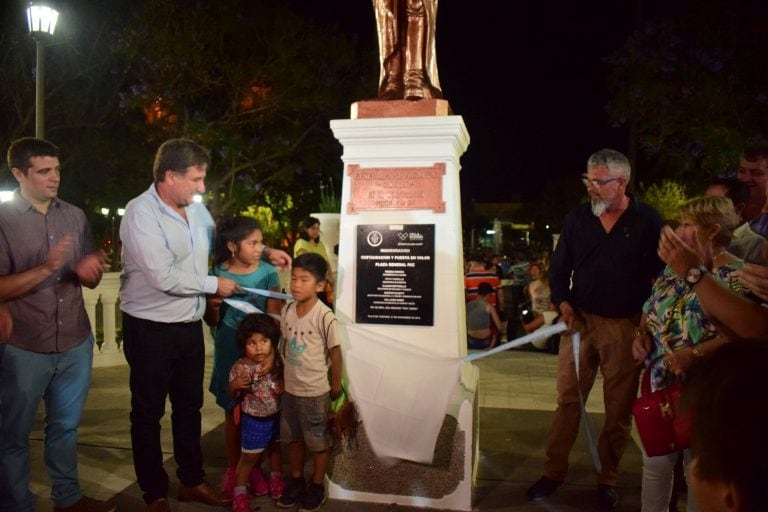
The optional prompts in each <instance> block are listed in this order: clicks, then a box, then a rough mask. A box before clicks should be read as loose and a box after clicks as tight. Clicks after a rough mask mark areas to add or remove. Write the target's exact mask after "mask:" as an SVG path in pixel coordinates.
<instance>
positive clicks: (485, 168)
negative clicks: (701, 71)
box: [309, 0, 635, 201]
mask: <svg viewBox="0 0 768 512" xmlns="http://www.w3.org/2000/svg"><path fill="white" fill-rule="evenodd" d="M311 1H313V2H314V0H311ZM323 4H324V5H325V6H326V7H328V6H329V5H335V6H337V7H338V8H337V9H336V12H333V11H334V9H329V10H326V12H325V13H324V14H321V13H320V12H319V11H317V10H316V11H315V12H314V13H313V15H316V16H320V17H328V16H336V17H337V18H338V19H340V20H341V21H342V22H343V27H344V28H345V29H346V30H350V31H352V32H356V33H359V34H361V37H362V38H363V41H364V42H365V41H367V39H366V38H368V37H370V38H371V40H372V41H373V44H374V45H375V31H376V24H375V18H374V14H373V8H372V6H371V2H370V1H369V0H337V2H329V3H323ZM342 5H343V6H345V7H346V9H342V8H341V6H342ZM488 6H492V7H493V8H492V9H488ZM309 9H310V10H312V8H311V7H310V8H309ZM342 11H343V12H342ZM634 24H635V22H634V14H633V11H632V2H617V1H615V0H594V1H590V2H571V1H555V2H512V1H500V2H470V1H466V0H464V1H462V0H442V1H440V3H439V8H438V16H437V60H438V68H439V72H440V82H441V85H442V89H443V92H444V94H445V95H446V98H447V99H448V101H449V102H450V104H451V107H452V109H453V111H454V113H456V114H458V115H461V116H462V117H463V118H464V122H465V124H466V126H467V129H468V131H469V134H470V138H471V142H470V146H469V149H468V150H467V152H466V153H465V154H464V156H463V157H462V167H463V168H462V192H463V195H464V196H465V199H473V200H476V201H506V200H514V199H516V198H518V197H522V198H523V199H527V198H530V197H531V196H533V195H534V194H535V193H536V192H537V191H538V190H539V189H540V188H541V187H542V186H543V184H544V180H545V179H546V178H547V177H552V176H558V175H563V174H571V173H579V172H582V171H583V169H584V167H585V163H586V160H587V157H588V156H589V155H590V154H591V153H592V152H594V151H595V150H597V149H600V148H602V147H606V146H607V147H614V148H616V149H618V150H620V151H626V150H627V141H628V137H627V133H626V131H624V130H621V129H615V128H609V127H608V125H607V114H606V111H605V105H606V103H607V102H608V99H609V96H608V92H607V88H606V75H607V72H608V66H607V65H605V64H604V63H603V58H604V57H606V56H607V55H609V54H610V53H611V52H612V51H614V50H616V49H618V48H619V47H620V46H621V45H622V43H623V42H624V40H625V39H626V37H627V36H628V35H629V34H630V33H631V32H632V30H633V26H634Z"/></svg>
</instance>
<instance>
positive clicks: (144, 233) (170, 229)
mask: <svg viewBox="0 0 768 512" xmlns="http://www.w3.org/2000/svg"><path fill="white" fill-rule="evenodd" d="M209 164H210V156H209V154H208V152H207V151H206V150H205V149H204V148H202V147H201V146H200V145H198V144H196V143H195V142H193V141H191V140H189V139H170V140H167V141H165V142H164V143H163V144H162V145H160V147H159V148H158V150H157V154H156V155H155V161H154V165H153V168H152V174H153V178H154V180H153V183H152V184H151V185H150V186H149V188H148V189H147V190H146V191H145V192H144V193H142V194H141V195H139V196H138V197H136V198H134V199H133V200H131V201H130V202H129V203H128V205H127V206H126V207H125V215H124V216H123V220H122V222H121V224H120V240H121V241H122V244H123V251H122V256H123V271H122V273H121V275H120V284H121V286H120V309H121V311H122V312H123V351H124V353H125V359H126V360H127V361H128V366H129V367H130V377H129V379H130V390H131V413H130V420H131V446H132V448H133V462H134V468H135V469H136V476H137V478H138V483H139V487H141V490H142V491H143V492H144V501H145V502H146V504H147V510H148V511H149V512H170V510H171V507H170V505H169V504H168V501H167V500H166V495H167V493H168V484H169V482H168V474H167V473H166V471H165V469H164V468H163V454H162V451H161V445H160V419H161V418H162V417H163V415H164V414H165V403H166V398H169V399H170V402H171V407H172V410H173V412H172V414H171V424H172V429H173V447H174V450H173V451H174V457H175V460H176V463H177V464H178V469H177V471H176V475H177V477H178V479H179V481H180V485H179V500H180V501H198V502H201V503H205V504H208V505H217V506H221V505H225V504H227V503H228V502H229V501H230V500H229V499H228V498H227V497H225V496H223V495H222V494H221V493H220V492H218V491H217V490H216V489H214V488H213V487H212V486H211V485H210V484H208V483H207V482H206V481H205V471H204V470H203V452H202V447H201V445H200V433H201V419H202V418H201V414H200V408H201V407H202V405H203V372H204V368H205V341H204V338H203V326H202V321H201V320H202V318H203V314H204V312H205V303H206V300H205V296H206V294H208V295H213V294H216V295H218V296H220V297H228V296H230V295H232V294H233V293H235V292H236V291H237V290H238V289H239V285H238V284H237V282H236V281H234V280H233V279H230V278H228V277H224V276H213V275H209V274H208V258H209V256H210V252H211V251H210V249H211V237H212V234H213V228H214V224H213V218H212V217H211V214H210V213H209V212H208V209H207V208H206V207H205V205H203V204H202V203H199V202H195V200H194V197H195V195H196V194H203V193H204V192H205V183H204V180H205V175H206V172H207V169H208V165H209ZM262 254H265V255H267V256H265V257H267V258H269V259H271V261H272V263H274V264H276V265H278V266H284V265H287V264H289V263H290V257H289V256H288V255H287V254H285V253H284V252H282V251H278V250H270V251H269V253H267V251H266V249H264V250H263V251H262Z"/></svg>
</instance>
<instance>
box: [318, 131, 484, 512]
mask: <svg viewBox="0 0 768 512" xmlns="http://www.w3.org/2000/svg"><path fill="white" fill-rule="evenodd" d="M331 129H332V130H333V132H334V135H335V136H336V138H337V139H338V140H339V141H340V142H341V144H342V145H343V147H344V153H343V155H342V160H343V162H344V179H343V186H342V196H341V210H342V211H341V220H340V228H339V232H340V243H339V258H338V273H337V295H336V303H335V306H336V316H337V317H338V319H339V324H340V327H341V330H342V332H344V333H346V336H347V337H348V339H345V340H344V343H345V346H344V347H343V348H344V349H345V350H344V352H345V354H346V352H347V351H349V350H352V351H353V352H354V350H355V343H356V339H355V336H356V335H357V334H355V333H357V332H360V331H361V330H364V331H365V336H366V341H365V342H366V343H370V342H371V340H377V341H375V343H378V342H379V341H378V340H380V342H381V343H382V344H386V343H388V342H387V340H397V341H398V342H400V343H402V344H404V345H405V346H407V347H408V348H409V349H413V350H417V351H419V352H420V353H422V354H426V356H427V357H431V358H434V359H435V360H446V361H448V360H454V361H458V360H459V359H460V358H462V357H464V356H465V355H466V352H467V350H466V327H465V301H464V282H463V276H464V272H463V243H462V233H461V196H460V189H459V170H460V168H461V166H460V163H459V159H460V157H461V155H462V154H463V153H464V151H466V148H467V146H468V144H469V135H468V133H467V131H466V127H465V126H464V122H463V120H462V118H461V117H459V116H431V117H388V118H366V119H350V120H334V121H331ZM404 169H406V171H404ZM419 169H437V170H442V169H444V171H445V172H444V174H443V175H442V178H438V179H437V181H436V183H433V184H434V186H431V187H430V190H421V189H419V185H418V184H419V183H423V182H422V181H419V180H418V179H414V181H413V183H415V184H416V185H415V186H414V189H413V190H405V191H404V190H403V189H404V187H403V173H406V174H407V173H408V172H413V173H414V176H416V175H417V174H418V173H419V172H420V171H418V170H419ZM391 170H397V171H396V172H388V171H391ZM408 170H411V171H408ZM368 171H370V172H374V173H375V172H380V173H382V174H380V176H390V175H392V176H397V177H396V178H395V179H397V180H400V181H399V182H398V183H394V184H393V185H392V186H391V190H390V189H389V188H388V187H389V185H387V184H386V179H387V178H383V179H379V180H378V181H377V182H376V183H377V185H376V186H374V187H373V188H377V187H378V188H379V190H378V191H372V192H367V191H366V192H365V194H366V196H365V197H363V194H362V193H361V191H360V188H358V189H356V192H354V193H353V187H352V181H353V178H351V177H350V174H351V173H359V172H363V173H367V172H368ZM435 172H437V171H435ZM435 172H433V173H432V174H431V175H432V176H434V175H435ZM358 176H359V174H358ZM355 179H357V178H355ZM430 179H431V178H430ZM382 183H384V185H382ZM382 186H383V192H382V190H381V187H382ZM435 194H438V196H437V197H438V199H439V200H438V201H435V200H434V197H435ZM427 196H429V197H430V198H431V199H429V200H428V202H429V203H430V205H429V207H427V208H424V207H423V204H422V203H423V202H424V201H426V199H424V198H426V197H427ZM374 197H378V198H379V199H381V201H379V202H376V201H375V200H370V199H371V198H374ZM440 203H442V205H441V204H440ZM361 205H362V207H360V206H361ZM413 205H416V208H413V207H412V206H413ZM424 224H427V225H434V260H433V268H434V294H433V303H434V316H433V325H401V324H397V323H395V324H378V323H375V324H374V323H361V324H357V323H356V300H357V288H358V283H357V268H356V266H357V262H358V254H357V253H358V241H357V236H358V226H361V225H389V226H398V225H424ZM345 327H348V328H345ZM359 343H360V344H361V346H362V344H363V340H362V339H360V340H359ZM390 344H391V345H393V346H395V344H394V343H391V342H390ZM401 346H402V345H401ZM404 357H405V356H404ZM350 363H351V361H350V359H348V360H346V361H345V365H347V373H348V374H349V373H351V372H350V371H349V370H350V368H349V364H350ZM366 363H367V362H366ZM371 364H374V365H375V361H374V362H372V363H371ZM460 374H461V378H459V375H458V372H457V374H456V375H455V380H453V381H451V382H445V385H446V386H447V388H446V389H447V391H448V393H449V395H451V396H450V397H449V398H450V400H449V402H448V403H447V404H446V403H438V404H437V406H436V407H437V408H438V409H440V408H442V410H438V411H436V412H437V413H438V414H445V422H444V424H443V429H442V430H441V433H440V437H441V442H439V443H438V448H437V450H436V451H435V460H434V461H433V464H419V463H417V462H407V461H401V462H398V463H397V464H404V465H405V466H401V468H402V471H408V472H409V474H410V475H411V476H410V477H409V479H408V480H409V481H408V484H407V485H405V484H404V485H399V484H398V485H394V486H393V485H387V484H388V482H387V481H386V479H387V476H386V475H387V470H388V469H387V468H389V470H392V471H393V473H391V475H392V478H396V476H397V475H396V474H395V473H397V472H399V471H400V470H399V469H397V467H395V468H394V470H393V469H392V468H393V466H392V464H391V461H389V462H388V463H387V462H383V461H382V464H381V466H382V470H381V471H379V472H378V473H377V476H372V477H371V478H370V479H369V480H366V478H362V479H361V478H360V477H359V476H358V477H354V476H353V477H350V478H347V477H344V476H339V475H342V474H345V471H344V468H343V466H344V465H345V464H348V463H349V464H354V463H355V462H354V459H355V457H356V454H355V453H354V452H352V453H349V454H341V455H340V456H339V458H338V459H337V460H334V463H333V464H332V470H331V472H330V474H329V482H328V489H329V494H330V496H331V497H332V498H334V499H341V500H349V501H364V502H379V503H398V504H402V505H408V506H418V507H424V508H439V509H448V510H467V511H468V510H471V505H472V484H473V481H474V477H475V468H476V460H477V407H478V404H477V400H476V398H477V383H478V376H479V375H478V371H477V368H476V367H474V366H472V365H471V364H466V363H464V364H461V372H460ZM448 386H449V387H448ZM350 387H351V389H352V394H353V398H354V394H355V383H354V382H350ZM418 391H419V390H417V392H418ZM425 392H426V390H425ZM438 402H439V401H438ZM446 408H447V411H446V410H445V409H446ZM362 428H365V419H363V425H362ZM446 429H448V431H446ZM446 432H447V433H446ZM365 435H366V434H365V433H364V434H363V437H365ZM444 435H448V436H449V437H447V439H448V441H447V444H446V442H445V438H444ZM451 435H452V436H453V437H450V436H451ZM430 449H431V447H430ZM438 451H442V452H449V453H437V452H438ZM347 455H348V456H349V457H348V458H347ZM361 456H363V455H361ZM438 459H440V460H442V461H443V463H444V462H445V461H446V460H450V461H451V462H450V463H445V464H443V463H438ZM440 464H442V466H440ZM446 464H448V465H446ZM438 466H440V467H438ZM451 479H453V480H452V481H450V482H448V484H446V480H451ZM438 481H439V484H440V485H437V483H438ZM436 486H437V487H439V489H437V488H436Z"/></svg>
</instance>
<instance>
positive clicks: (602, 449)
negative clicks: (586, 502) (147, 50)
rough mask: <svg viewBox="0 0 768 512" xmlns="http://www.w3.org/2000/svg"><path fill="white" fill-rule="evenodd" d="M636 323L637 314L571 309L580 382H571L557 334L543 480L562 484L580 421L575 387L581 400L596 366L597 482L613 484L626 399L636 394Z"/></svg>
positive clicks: (564, 343)
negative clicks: (600, 402)
mask: <svg viewBox="0 0 768 512" xmlns="http://www.w3.org/2000/svg"><path fill="white" fill-rule="evenodd" d="M639 320H640V316H639V314H638V315H637V316H634V317H632V318H606V317H602V316H599V315H593V314H590V313H587V312H584V311H581V310H579V311H577V317H576V322H575V328H576V330H578V331H579V333H580V334H581V350H580V353H579V377H580V379H578V380H577V378H576V371H575V365H574V360H573V344H572V341H571V336H563V337H562V338H561V341H560V355H559V361H558V371H557V409H556V410H555V417H554V419H553V420H552V425H551V426H550V428H549V432H548V434H547V451H546V453H547V461H546V463H545V465H544V475H545V476H547V477H549V478H551V479H553V480H556V481H558V482H562V481H563V480H565V475H566V474H567V472H568V455H569V453H570V451H571V448H572V447H573V443H574V442H575V441H576V437H577V436H578V433H579V422H580V420H581V404H580V402H579V388H578V387H577V386H581V392H582V394H583V396H584V400H585V401H586V399H587V396H588V395H589V392H590V390H591V389H592V385H593V384H594V382H595V377H596V375H597V370H598V368H599V369H600V372H601V373H602V375H603V397H604V401H605V423H604V425H603V430H602V432H601V433H600V437H599V439H598V443H597V451H598V455H599V456H600V463H601V465H602V472H601V474H600V475H599V477H598V483H601V484H606V485H611V486H615V485H616V482H617V479H618V467H619V461H620V460H621V456H622V455H623V454H624V449H625V447H626V444H627V440H628V439H629V435H630V429H631V427H632V401H633V400H634V399H635V397H636V396H637V386H638V378H639V376H640V369H639V368H637V367H636V366H635V363H634V360H633V359H632V340H633V338H634V331H635V328H636V327H637V324H638V322H639Z"/></svg>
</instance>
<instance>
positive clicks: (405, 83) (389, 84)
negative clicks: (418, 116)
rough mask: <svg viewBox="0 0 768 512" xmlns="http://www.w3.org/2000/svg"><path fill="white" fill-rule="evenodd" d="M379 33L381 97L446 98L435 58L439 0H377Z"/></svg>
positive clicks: (376, 9)
mask: <svg viewBox="0 0 768 512" xmlns="http://www.w3.org/2000/svg"><path fill="white" fill-rule="evenodd" d="M373 8H374V11H375V12H376V26H377V30H378V35H379V60H380V62H381V78H380V81H379V83H380V85H379V96H378V97H379V98H380V99H383V100H401V99H407V100H420V99H430V98H442V97H443V93H442V92H441V91H440V81H439V80H438V77H437V61H436V59H435V21H436V17H437V0H373Z"/></svg>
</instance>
